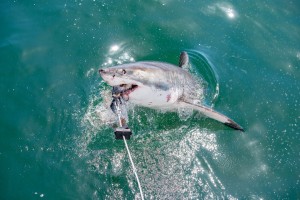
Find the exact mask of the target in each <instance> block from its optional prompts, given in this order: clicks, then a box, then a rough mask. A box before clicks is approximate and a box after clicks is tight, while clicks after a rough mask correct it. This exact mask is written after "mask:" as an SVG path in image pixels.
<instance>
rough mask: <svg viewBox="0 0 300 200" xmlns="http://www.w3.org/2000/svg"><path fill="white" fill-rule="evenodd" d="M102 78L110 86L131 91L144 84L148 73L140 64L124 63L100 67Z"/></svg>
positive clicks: (127, 91)
mask: <svg viewBox="0 0 300 200" xmlns="http://www.w3.org/2000/svg"><path fill="white" fill-rule="evenodd" d="M99 73H100V75H101V77H102V78H103V80H104V81H105V82H107V83H108V84H109V85H111V86H117V87H118V88H119V89H120V90H123V91H126V93H128V94H129V93H131V92H133V91H134V90H136V89H138V88H139V87H141V86H143V85H144V84H145V80H147V78H146V77H147V76H149V73H148V72H146V69H145V68H144V67H142V66H139V65H136V64H124V65H118V66H114V67H109V68H104V69H100V70H99Z"/></svg>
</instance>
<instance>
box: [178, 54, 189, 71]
mask: <svg viewBox="0 0 300 200" xmlns="http://www.w3.org/2000/svg"><path fill="white" fill-rule="evenodd" d="M188 64H189V56H188V54H187V53H186V52H185V51H183V52H181V53H180V57H179V67H181V68H185V67H186V66H187V65H188Z"/></svg>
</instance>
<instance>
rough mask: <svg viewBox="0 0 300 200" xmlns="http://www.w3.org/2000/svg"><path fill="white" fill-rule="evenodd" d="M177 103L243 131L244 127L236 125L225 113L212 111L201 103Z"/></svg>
mask: <svg viewBox="0 0 300 200" xmlns="http://www.w3.org/2000/svg"><path fill="white" fill-rule="evenodd" d="M179 104H180V105H181V106H184V107H189V108H192V109H194V110H197V111H199V112H200V113H202V114H204V115H205V116H207V117H209V118H212V119H214V120H217V121H219V122H221V123H223V124H225V125H226V126H229V127H231V128H233V129H236V130H240V131H243V132H244V129H243V128H242V127H241V126H240V125H238V124H237V123H236V122H234V121H233V120H232V119H229V118H228V117H226V116H225V115H223V114H221V113H219V112H217V111H214V110H213V109H211V108H207V107H205V106H202V105H195V104H192V103H188V102H180V103H179Z"/></svg>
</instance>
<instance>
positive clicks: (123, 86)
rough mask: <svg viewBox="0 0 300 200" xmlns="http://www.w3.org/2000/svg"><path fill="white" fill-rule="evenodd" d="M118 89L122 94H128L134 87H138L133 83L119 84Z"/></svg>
mask: <svg viewBox="0 0 300 200" xmlns="http://www.w3.org/2000/svg"><path fill="white" fill-rule="evenodd" d="M119 87H120V89H121V90H122V93H123V94H126V95H129V94H130V93H131V92H133V91H134V90H135V89H136V88H138V85H134V84H132V85H131V84H121V85H119Z"/></svg>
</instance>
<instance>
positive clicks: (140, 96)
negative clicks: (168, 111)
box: [129, 86, 180, 108]
mask: <svg viewBox="0 0 300 200" xmlns="http://www.w3.org/2000/svg"><path fill="white" fill-rule="evenodd" d="M179 96H180V92H179V91H177V90H160V89H156V88H154V87H146V86H142V87H140V88H138V89H137V90H135V91H134V92H132V93H131V94H130V95H129V101H130V102H131V103H133V104H137V105H141V106H145V107H150V108H155V107H157V108H159V107H171V106H173V105H174V104H175V103H176V102H177V100H178V98H179Z"/></svg>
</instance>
